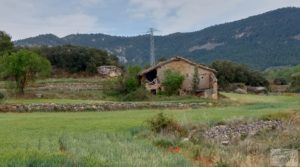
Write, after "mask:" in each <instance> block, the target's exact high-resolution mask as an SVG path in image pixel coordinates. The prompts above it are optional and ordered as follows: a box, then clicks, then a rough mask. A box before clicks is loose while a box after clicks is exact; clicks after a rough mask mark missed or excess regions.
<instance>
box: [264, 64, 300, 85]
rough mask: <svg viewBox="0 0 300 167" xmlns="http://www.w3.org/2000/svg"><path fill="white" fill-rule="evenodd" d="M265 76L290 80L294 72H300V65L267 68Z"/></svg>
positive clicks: (272, 78)
mask: <svg viewBox="0 0 300 167" xmlns="http://www.w3.org/2000/svg"><path fill="white" fill-rule="evenodd" d="M264 73H265V76H266V77H267V78H268V79H270V80H275V79H277V78H282V79H285V80H287V81H288V82H290V81H291V80H292V76H293V75H294V74H297V73H300V65H297V66H292V67H282V68H274V69H273V68H271V69H268V70H266V71H265V72H264Z"/></svg>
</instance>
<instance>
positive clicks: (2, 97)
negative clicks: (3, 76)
mask: <svg viewBox="0 0 300 167" xmlns="http://www.w3.org/2000/svg"><path fill="white" fill-rule="evenodd" d="M4 97H5V96H4V94H3V93H2V92H0V102H1V100H3V99H4Z"/></svg>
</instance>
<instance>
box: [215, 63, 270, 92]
mask: <svg viewBox="0 0 300 167" xmlns="http://www.w3.org/2000/svg"><path fill="white" fill-rule="evenodd" d="M211 68H213V69H215V70H217V71H218V73H217V78H218V84H219V88H220V89H222V90H226V91H228V87H229V86H230V85H231V84H232V83H243V84H245V85H249V86H265V87H268V86H269V82H268V81H267V79H266V78H264V76H263V75H262V74H261V73H260V72H258V71H254V70H252V69H250V68H249V67H247V66H246V65H242V64H238V63H234V62H231V61H215V62H213V63H212V64H211Z"/></svg>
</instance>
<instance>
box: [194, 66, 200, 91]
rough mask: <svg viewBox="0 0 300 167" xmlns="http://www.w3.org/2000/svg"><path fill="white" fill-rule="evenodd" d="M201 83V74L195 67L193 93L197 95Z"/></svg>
mask: <svg viewBox="0 0 300 167" xmlns="http://www.w3.org/2000/svg"><path fill="white" fill-rule="evenodd" d="M199 83H200V78H199V72H198V67H195V69H194V76H193V93H196V91H197V89H198V87H199Z"/></svg>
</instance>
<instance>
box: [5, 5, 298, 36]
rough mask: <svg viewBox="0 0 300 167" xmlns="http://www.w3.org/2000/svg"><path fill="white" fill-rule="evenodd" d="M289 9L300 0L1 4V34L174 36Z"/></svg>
mask: <svg viewBox="0 0 300 167" xmlns="http://www.w3.org/2000/svg"><path fill="white" fill-rule="evenodd" d="M287 6H297V7H300V0H251V1H250V0H109V1H108V0H63V1H62V0H0V30H5V31H6V32H8V33H9V34H11V35H12V36H13V39H14V40H16V39H21V38H25V37H31V36H36V35H39V34H45V33H54V34H56V35H59V36H65V35H68V34H72V33H97V32H99V33H114V34H118V35H128V33H130V34H131V35H132V34H139V33H140V32H145V31H146V29H147V27H148V26H151V25H152V26H153V27H155V28H156V29H158V30H160V32H159V33H160V34H169V33H174V32H186V31H195V30H200V29H202V28H205V27H208V26H211V25H213V24H219V23H223V22H228V21H234V20H238V19H242V18H245V17H247V16H251V15H256V14H259V13H263V12H266V11H269V10H273V9H277V8H280V7H287ZM123 10H125V11H123Z"/></svg>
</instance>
